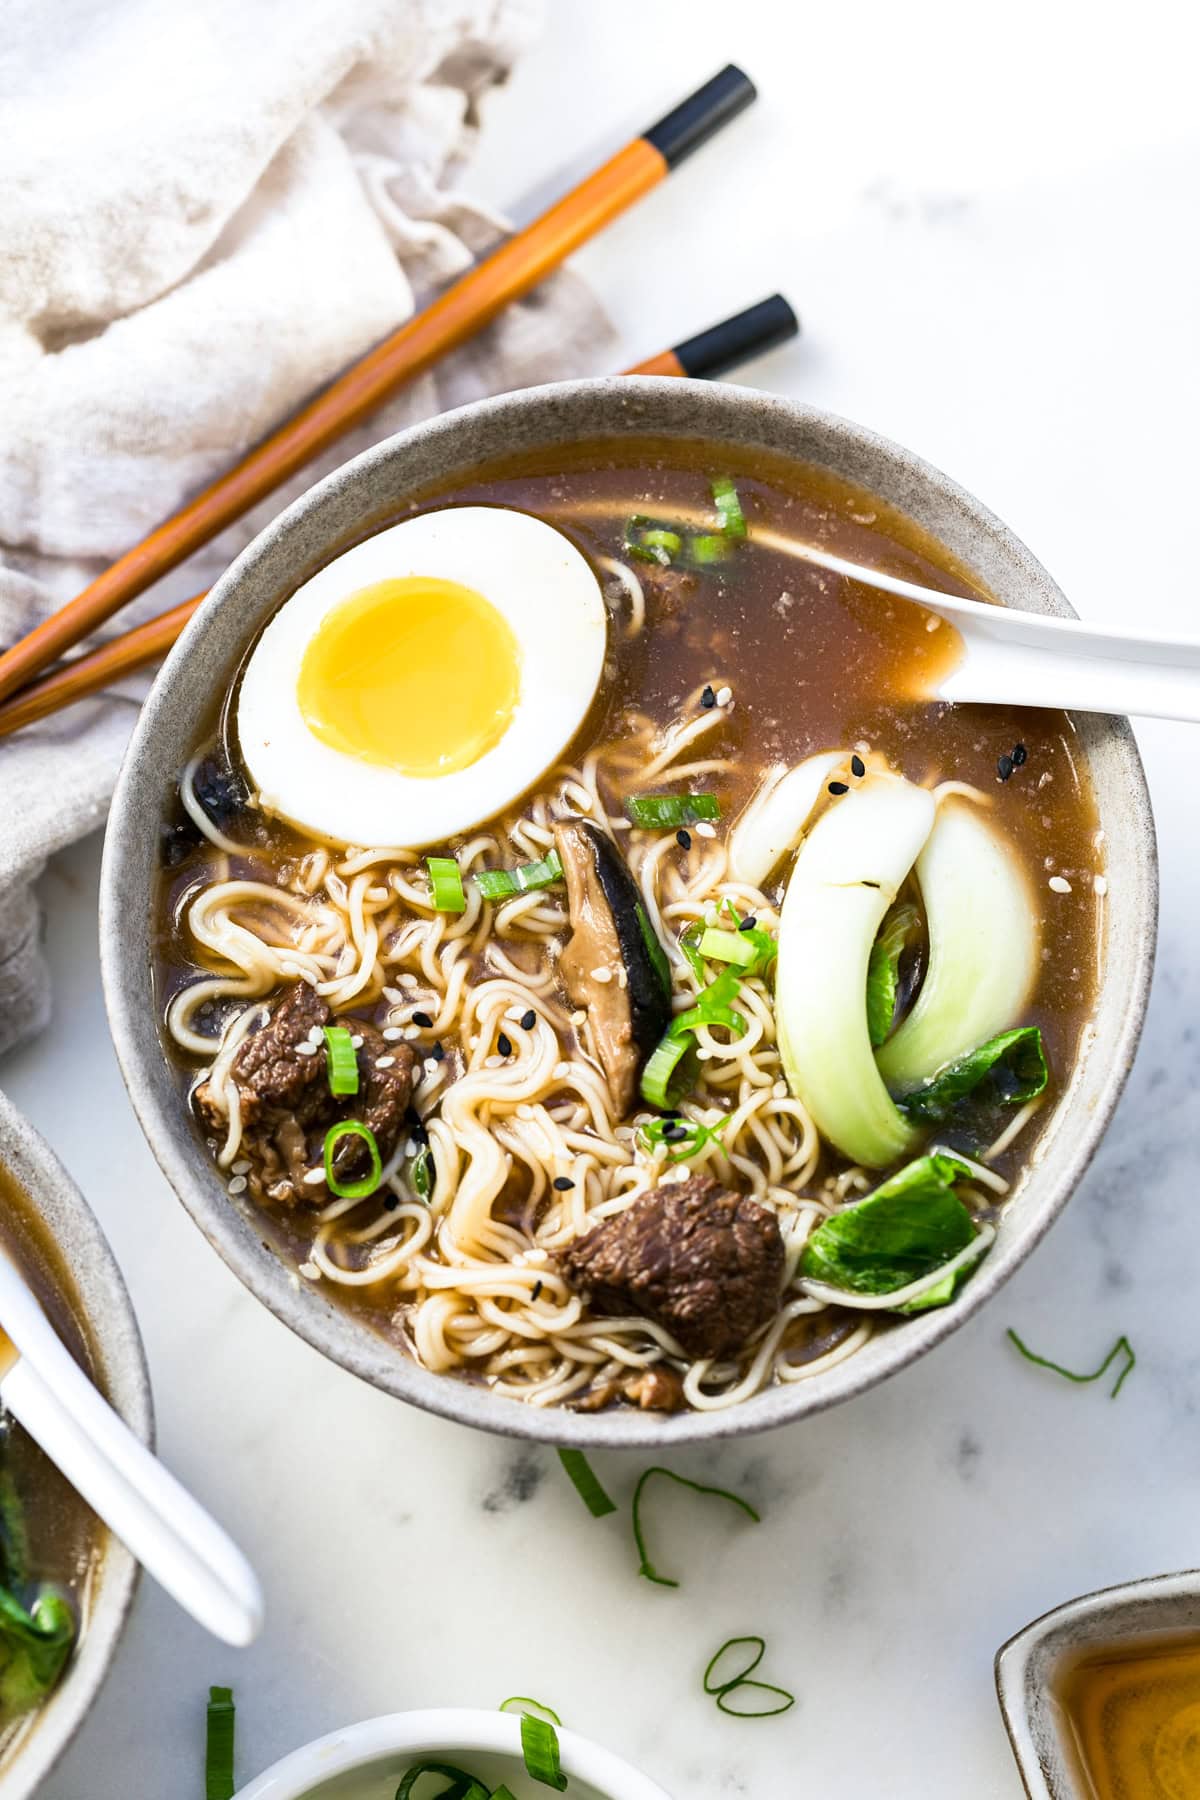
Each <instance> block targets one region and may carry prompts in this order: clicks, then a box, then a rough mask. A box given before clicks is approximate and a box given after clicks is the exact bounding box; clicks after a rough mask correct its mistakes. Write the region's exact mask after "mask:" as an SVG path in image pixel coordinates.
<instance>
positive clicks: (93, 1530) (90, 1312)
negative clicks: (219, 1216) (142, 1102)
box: [0, 1094, 154, 1800]
mask: <svg viewBox="0 0 1200 1800" xmlns="http://www.w3.org/2000/svg"><path fill="white" fill-rule="evenodd" d="M0 1197H2V1199H3V1213H4V1219H3V1242H4V1248H5V1250H6V1251H7V1252H8V1254H9V1255H11V1256H12V1257H13V1258H14V1260H16V1261H17V1262H18V1263H19V1264H20V1267H21V1270H22V1272H23V1273H24V1275H25V1277H26V1280H27V1281H28V1282H29V1283H30V1285H31V1286H32V1287H33V1289H34V1291H35V1293H36V1294H37V1295H38V1298H39V1299H40V1301H41V1303H42V1305H43V1306H44V1307H45V1309H46V1312H47V1314H48V1315H49V1317H50V1318H51V1319H52V1320H53V1322H54V1324H55V1326H56V1328H57V1329H58V1331H59V1333H60V1335H61V1336H62V1338H63V1340H64V1342H66V1343H67V1344H68V1345H69V1346H70V1348H71V1350H72V1351H73V1353H74V1354H75V1355H76V1356H77V1357H78V1358H79V1360H80V1361H81V1363H82V1364H83V1366H84V1367H85V1368H86V1369H87V1371H88V1374H89V1375H90V1376H91V1378H92V1380H93V1381H95V1382H96V1384H97V1385H98V1386H99V1387H100V1388H101V1389H102V1390H103V1392H104V1393H105V1395H106V1396H107V1398H108V1399H109V1400H110V1401H111V1403H112V1405H113V1406H115V1407H116V1409H117V1411H118V1412H119V1413H120V1414H121V1416H122V1418H124V1419H125V1421H126V1423H127V1424H128V1425H129V1426H130V1427H131V1428H132V1429H133V1430H134V1431H136V1432H137V1434H138V1436H139V1437H140V1438H141V1439H142V1440H143V1442H145V1443H149V1442H150V1441H151V1439H152V1437H153V1429H154V1419H153V1410H152V1404H151V1398H150V1382H149V1377H148V1375H147V1372H146V1361H145V1356H144V1354H143V1351H142V1342H141V1338H140V1336H139V1333H138V1328H137V1321H136V1319H135V1318H134V1315H133V1309H132V1307H131V1305H130V1303H129V1296H128V1294H127V1293H126V1291H125V1284H124V1282H123V1280H122V1279H121V1272H120V1270H119V1269H118V1267H117V1264H116V1261H115V1259H114V1257H113V1254H112V1251H111V1250H110V1249H109V1247H108V1244H107V1242H106V1241H105V1238H104V1235H103V1233H102V1232H101V1230H100V1227H99V1226H98V1225H97V1223H96V1221H95V1219H94V1218H93V1216H92V1214H91V1211H90V1210H89V1208H88V1205H87V1203H86V1201H85V1200H84V1198H83V1196H82V1195H81V1194H80V1192H79V1190H78V1188H77V1187H76V1186H75V1184H74V1182H73V1181H72V1180H71V1178H70V1176H69V1175H68V1174H67V1172H66V1170H65V1169H64V1168H63V1167H62V1164H61V1163H60V1162H59V1161H58V1159H57V1157H55V1155H54V1154H53V1152H52V1151H51V1150H50V1148H49V1146H48V1145H47V1144H45V1143H44V1142H43V1141H42V1139H41V1138H40V1137H39V1136H38V1134H37V1133H36V1132H35V1131H34V1130H33V1128H32V1126H30V1125H29V1124H28V1123H27V1121H26V1120H25V1119H23V1118H22V1117H21V1115H20V1113H18V1112H17V1110H16V1109H15V1107H13V1106H12V1105H11V1104H10V1103H9V1101H8V1100H7V1099H5V1097H4V1096H3V1094H0ZM0 1520H2V1524H0V1583H2V1584H3V1586H4V1588H5V1590H6V1593H7V1594H8V1595H9V1596H10V1597H11V1600H12V1601H14V1602H15V1603H16V1604H17V1605H18V1606H19V1607H20V1608H22V1609H23V1610H24V1612H25V1613H28V1614H29V1615H30V1616H31V1617H32V1618H33V1619H34V1620H35V1621H36V1622H37V1623H38V1624H39V1625H40V1626H41V1627H42V1633H41V1635H42V1636H43V1637H44V1638H45V1639H46V1640H48V1641H46V1642H45V1643H44V1644H43V1646H42V1648H41V1650H40V1653H39V1657H38V1659H37V1660H38V1663H39V1664H40V1667H39V1666H34V1664H33V1662H32V1661H30V1660H29V1659H27V1658H24V1657H23V1656H22V1654H21V1652H20V1651H19V1649H17V1648H16V1645H15V1642H14V1641H10V1638H9V1636H7V1635H6V1633H5V1631H4V1630H3V1629H2V1628H0V1800H26V1796H27V1795H31V1794H33V1793H34V1792H35V1791H38V1790H40V1789H41V1788H42V1783H43V1782H44V1781H45V1779H46V1777H47V1775H48V1774H49V1773H50V1770H51V1769H52V1768H53V1766H54V1764H55V1763H56V1762H57V1761H58V1758H59V1757H60V1756H61V1754H62V1752H63V1750H64V1749H65V1748H66V1746H67V1744H68V1743H69V1742H70V1740H71V1738H72V1737H73V1736H74V1734H75V1732H76V1731H77V1730H78V1728H79V1726H80V1725H81V1724H82V1722H83V1720H84V1718H85V1717H86V1715H87V1713H88V1711H89V1709H90V1707H91V1706H92V1703H93V1702H94V1700H95V1699H96V1696H97V1694H98V1692H99V1689H100V1685H101V1683H102V1682H103V1680H104V1677H105V1676H106V1674H107V1673H108V1669H109V1665H110V1663H111V1662H112V1658H113V1655H114V1653H115V1651H116V1647H117V1643H118V1640H119V1639H120V1636H121V1632H122V1630H123V1628H124V1625H125V1620H126V1617H127V1615H128V1612H129V1608H130V1605H131V1603H132V1600H133V1594H134V1589H135V1587H136V1585H137V1573H138V1571H137V1565H136V1563H135V1562H134V1560H133V1558H132V1557H131V1556H130V1554H129V1552H128V1551H127V1550H126V1549H125V1547H124V1546H123V1545H122V1544H119V1543H117V1542H116V1541H115V1540H114V1539H113V1538H112V1537H111V1536H110V1534H109V1532H108V1531H107V1529H106V1528H105V1527H104V1526H102V1525H101V1524H100V1523H99V1521H98V1520H97V1519H96V1518H95V1516H94V1515H93V1514H92V1512H91V1511H90V1510H89V1508H88V1507H87V1506H86V1505H85V1504H84V1502H83V1501H82V1500H81V1499H80V1498H79V1496H78V1495H77V1494H76V1493H75V1491H74V1489H73V1488H71V1487H70V1486H69V1485H68V1484H67V1482H66V1481H64V1479H63V1478H62V1476H60V1475H59V1473H58V1470H57V1469H55V1468H54V1467H53V1465H52V1464H51V1463H50V1462H49V1461H48V1460H47V1458H46V1457H45V1456H44V1455H43V1454H42V1452H41V1451H40V1450H39V1449H38V1447H37V1445H36V1444H34V1443H33V1442H32V1441H31V1440H30V1439H29V1438H28V1437H27V1436H26V1435H25V1433H24V1432H23V1431H22V1430H21V1428H20V1427H19V1426H18V1425H17V1424H16V1423H15V1421H13V1420H7V1421H5V1423H4V1425H3V1429H2V1431H0ZM47 1597H50V1603H51V1604H53V1605H54V1606H56V1607H59V1606H60V1603H62V1602H65V1609H62V1610H60V1612H59V1614H58V1616H59V1617H60V1618H61V1620H62V1630H61V1632H58V1631H55V1632H50V1631H47V1630H46V1629H45V1627H46V1623H47V1620H48V1619H49V1618H50V1614H49V1613H48V1612H47V1610H46V1608H45V1604H44V1603H45V1602H46V1600H47ZM39 1602H42V1603H43V1604H42V1605H39ZM5 1617H6V1619H7V1618H9V1617H11V1612H10V1610H9V1609H8V1608H6V1612H5Z"/></svg>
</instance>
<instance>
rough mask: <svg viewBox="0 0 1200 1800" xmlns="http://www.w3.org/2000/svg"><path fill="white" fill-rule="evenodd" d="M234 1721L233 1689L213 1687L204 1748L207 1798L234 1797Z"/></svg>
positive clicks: (224, 1799)
mask: <svg viewBox="0 0 1200 1800" xmlns="http://www.w3.org/2000/svg"><path fill="white" fill-rule="evenodd" d="M234 1721H235V1709H234V1704H233V1689H232V1688H227V1687H210V1688H209V1690H208V1726H207V1735H206V1742H205V1749H204V1800H232V1796H233V1788H234V1782H233V1728H234Z"/></svg>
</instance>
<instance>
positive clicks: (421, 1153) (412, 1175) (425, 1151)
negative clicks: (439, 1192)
mask: <svg viewBox="0 0 1200 1800" xmlns="http://www.w3.org/2000/svg"><path fill="white" fill-rule="evenodd" d="M433 1178H434V1167H433V1155H432V1153H431V1151H430V1149H429V1146H428V1144H425V1145H423V1146H422V1148H421V1149H420V1150H418V1151H417V1154H416V1155H415V1156H414V1157H413V1159H412V1162H411V1163H410V1164H409V1168H408V1179H409V1180H410V1182H411V1183H412V1188H413V1192H414V1194H416V1195H417V1197H418V1199H420V1200H428V1199H429V1197H430V1195H431V1194H432V1193H433Z"/></svg>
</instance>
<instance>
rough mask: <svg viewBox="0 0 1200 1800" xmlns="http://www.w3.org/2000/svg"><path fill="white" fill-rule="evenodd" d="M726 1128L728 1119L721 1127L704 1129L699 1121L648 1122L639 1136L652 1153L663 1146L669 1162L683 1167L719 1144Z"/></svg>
mask: <svg viewBox="0 0 1200 1800" xmlns="http://www.w3.org/2000/svg"><path fill="white" fill-rule="evenodd" d="M726 1124H727V1121H726V1120H725V1119H722V1120H721V1121H720V1123H719V1124H717V1125H704V1124H702V1123H701V1122H700V1120H699V1119H647V1120H645V1121H644V1122H643V1123H642V1124H641V1125H639V1126H638V1129H637V1135H638V1137H639V1138H640V1139H641V1140H642V1142H643V1144H644V1145H645V1147H646V1148H647V1149H648V1150H651V1151H653V1150H657V1149H658V1148H659V1146H660V1145H661V1146H662V1147H663V1148H665V1150H666V1152H667V1161H668V1162H673V1163H679V1162H687V1161H689V1160H690V1158H691V1157H693V1156H698V1155H699V1154H700V1152H701V1150H703V1148H704V1146H705V1145H706V1144H714V1143H716V1142H717V1140H718V1139H719V1138H720V1136H721V1133H722V1131H724V1129H725V1126H726Z"/></svg>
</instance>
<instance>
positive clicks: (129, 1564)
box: [0, 1092, 154, 1800]
mask: <svg viewBox="0 0 1200 1800" xmlns="http://www.w3.org/2000/svg"><path fill="white" fill-rule="evenodd" d="M0 1163H3V1165H4V1167H5V1168H6V1169H7V1170H8V1171H9V1173H10V1174H11V1175H12V1176H13V1177H14V1179H15V1180H16V1181H17V1182H18V1184H19V1185H20V1186H21V1188H22V1189H23V1190H24V1191H25V1193H26V1194H27V1196H28V1198H29V1202H30V1207H31V1210H32V1211H34V1212H35V1214H36V1216H37V1218H38V1220H39V1222H40V1223H41V1224H43V1225H44V1226H45V1227H46V1228H47V1229H48V1230H49V1232H50V1233H51V1235H52V1236H53V1238H54V1241H55V1244H56V1247H57V1250H58V1253H59V1255H60V1256H61V1258H62V1260H63V1262H64V1264H65V1266H66V1268H67V1271H68V1273H69V1274H70V1276H71V1278H72V1280H73V1282H74V1283H75V1286H76V1289H77V1294H78V1299H79V1303H80V1310H81V1312H82V1314H83V1319H82V1324H83V1327H84V1331H85V1334H86V1336H87V1338H88V1340H89V1344H90V1346H91V1348H92V1352H93V1355H94V1358H95V1362H96V1375H97V1377H98V1380H99V1384H100V1386H101V1387H102V1388H103V1390H104V1392H105V1394H106V1396H107V1398H108V1399H109V1400H110V1401H111V1402H112V1404H113V1405H114V1406H115V1407H116V1410H117V1411H118V1412H119V1413H120V1414H121V1416H122V1417H123V1418H124V1420H125V1422H126V1424H127V1425H129V1426H130V1428H131V1429H132V1430H133V1431H135V1432H136V1433H137V1435H138V1437H139V1438H140V1439H141V1440H142V1442H143V1443H144V1444H147V1445H150V1446H153V1443H154V1401H153V1396H152V1393H151V1388H150V1373H149V1369H148V1367H147V1364H146V1353H145V1348H144V1346H143V1344H142V1338H141V1333H140V1331H139V1329H138V1323H137V1317H136V1315H135V1313H134V1310H133V1304H132V1302H131V1300H130V1298H129V1291H128V1289H127V1288H126V1286H125V1280H124V1277H123V1276H122V1274H121V1270H120V1267H119V1265H118V1263H117V1260H116V1257H115V1256H114V1255H113V1251H112V1247H111V1246H110V1244H109V1242H108V1239H107V1238H106V1237H105V1235H104V1232H103V1230H102V1229H101V1226H100V1224H99V1222H98V1220H97V1219H96V1216H95V1214H94V1213H93V1212H92V1209H91V1207H90V1206H89V1205H88V1203H87V1201H86V1199H85V1198H84V1196H83V1193H82V1191H81V1190H80V1188H79V1187H78V1186H77V1184H76V1183H75V1181H74V1180H73V1179H72V1177H71V1175H70V1174H69V1173H68V1171H67V1169H66V1168H65V1167H64V1166H63V1164H62V1163H61V1162H60V1161H59V1158H58V1157H57V1155H56V1154H55V1153H54V1151H53V1150H52V1149H51V1148H50V1146H49V1144H48V1143H47V1142H46V1140H45V1139H44V1138H43V1137H42V1135H41V1133H40V1132H39V1131H37V1130H36V1129H35V1128H34V1127H33V1126H32V1125H31V1124H30V1123H29V1121H28V1119H26V1118H25V1117H24V1115H23V1114H22V1113H21V1112H19V1111H18V1110H17V1108H16V1107H15V1106H14V1105H13V1103H12V1101H11V1100H9V1098H8V1097H7V1095H6V1094H4V1093H3V1092H0ZM140 1575H141V1571H140V1569H139V1566H138V1564H137V1563H136V1562H135V1560H134V1558H133V1557H132V1556H131V1555H130V1553H129V1551H128V1550H127V1549H126V1548H125V1546H124V1544H122V1543H121V1542H120V1540H119V1539H118V1538H116V1537H114V1536H113V1535H112V1534H111V1533H110V1534H109V1541H108V1543H107V1545H106V1546H105V1550H104V1554H103V1557H102V1558H101V1561H100V1567H99V1575H98V1577H97V1580H96V1587H95V1592H94V1593H93V1595H92V1603H91V1609H90V1615H89V1619H88V1626H87V1630H86V1631H85V1632H84V1634H83V1636H82V1638H81V1640H80V1644H79V1648H78V1650H77V1652H76V1654H75V1655H74V1657H73V1658H72V1660H71V1662H70V1663H69V1664H68V1666H67V1670H66V1674H65V1676H64V1678H63V1680H62V1682H61V1684H60V1685H59V1686H58V1687H57V1688H56V1689H55V1690H54V1693H53V1694H52V1695H51V1696H50V1698H49V1699H48V1700H47V1702H46V1704H45V1705H44V1706H43V1707H42V1708H41V1709H40V1710H39V1712H38V1714H37V1716H36V1717H35V1718H34V1719H33V1720H32V1721H31V1723H30V1725H29V1728H28V1731H27V1732H26V1733H25V1734H24V1735H23V1736H21V1737H20V1738H18V1740H17V1742H16V1744H15V1745H14V1748H13V1752H12V1762H11V1766H9V1767H6V1768H4V1769H3V1771H2V1772H0V1800H28V1797H29V1796H31V1795H32V1794H34V1793H35V1792H36V1791H37V1789H38V1788H39V1787H40V1786H41V1784H42V1782H43V1781H44V1780H45V1779H46V1777H47V1776H48V1775H49V1774H50V1772H51V1770H52V1769H53V1768H54V1766H55V1764H56V1763H57V1762H58V1759H59V1757H60V1756H61V1755H62V1754H63V1752H64V1750H65V1749H66V1748H67V1745H68V1744H69V1743H70V1742H71V1739H72V1738H73V1737H74V1736H75V1734H76V1732H77V1731H78V1730H79V1728H80V1726H81V1725H82V1724H83V1722H84V1719H85V1718H86V1717H87V1715H88V1713H89V1712H90V1711H91V1708H92V1704H93V1702H94V1701H95V1699H96V1696H97V1695H98V1693H99V1691H100V1688H101V1686H102V1684H103V1683H104V1681H105V1679H106V1677H107V1675H108V1672H109V1669H110V1668H111V1666H112V1661H113V1657H114V1655H115V1653H116V1650H117V1645H118V1643H119V1641H120V1638H121V1635H122V1633H123V1631H124V1628H125V1623H126V1620H127V1619H128V1616H129V1610H130V1607H131V1606H132V1604H133V1598H134V1594H135V1592H136V1590H137V1585H138V1581H139V1578H140Z"/></svg>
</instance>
